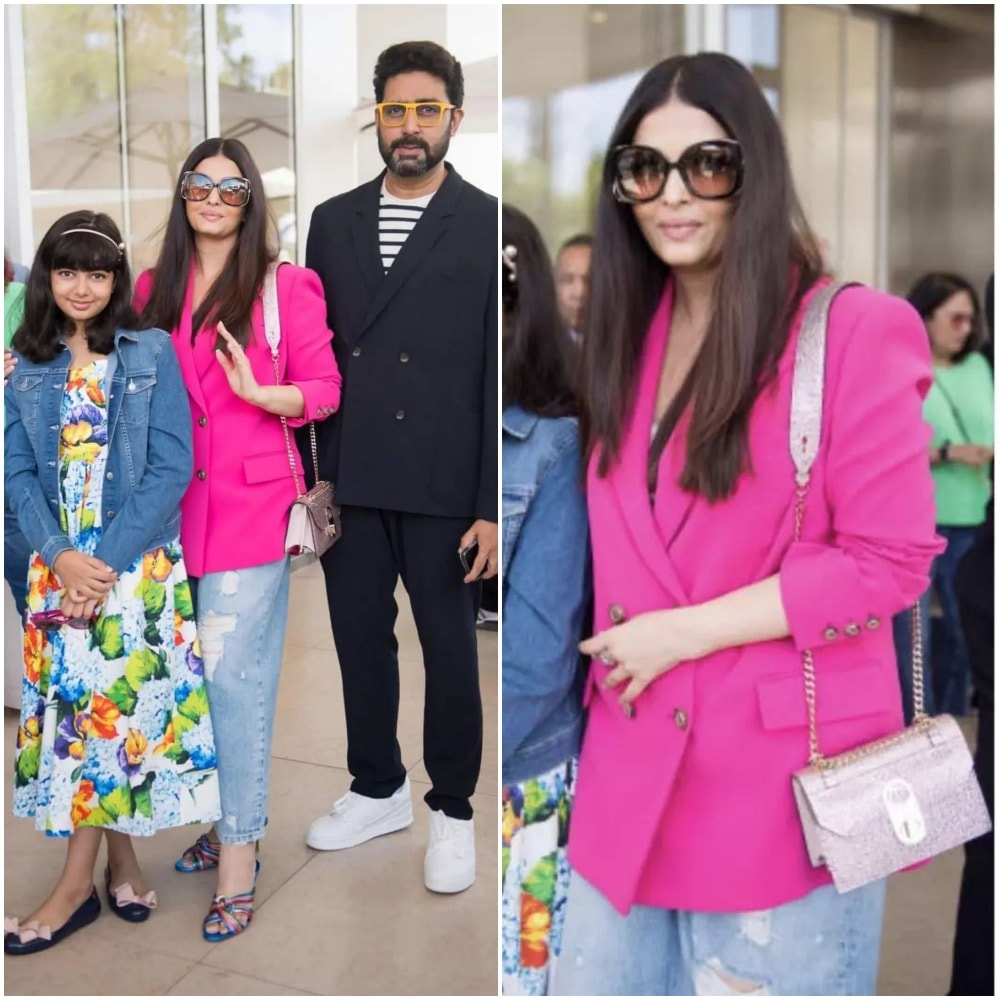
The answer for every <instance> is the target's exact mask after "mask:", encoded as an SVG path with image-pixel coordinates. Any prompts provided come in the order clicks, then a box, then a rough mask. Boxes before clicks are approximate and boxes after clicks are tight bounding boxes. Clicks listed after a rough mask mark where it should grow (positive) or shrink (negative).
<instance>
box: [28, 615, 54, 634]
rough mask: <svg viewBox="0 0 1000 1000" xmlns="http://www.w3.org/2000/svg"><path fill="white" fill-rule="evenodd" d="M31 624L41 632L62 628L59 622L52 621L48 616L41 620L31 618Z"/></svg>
mask: <svg viewBox="0 0 1000 1000" xmlns="http://www.w3.org/2000/svg"><path fill="white" fill-rule="evenodd" d="M31 624H32V625H34V626H35V628H37V629H40V630H41V631H42V632H58V631H59V629H61V628H62V625H61V624H60V623H59V622H54V621H52V620H51V619H50V618H43V619H41V620H39V619H37V618H32V619H31Z"/></svg>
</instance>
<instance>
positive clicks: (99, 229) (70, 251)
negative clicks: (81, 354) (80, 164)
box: [12, 212, 139, 363]
mask: <svg viewBox="0 0 1000 1000" xmlns="http://www.w3.org/2000/svg"><path fill="white" fill-rule="evenodd" d="M70 229H83V230H88V232H78V233H69V232H68V230H70ZM64 234H66V235H64ZM98 234H102V235H98ZM63 268H65V269H67V270H70V271H107V272H109V273H110V274H111V275H112V276H113V279H114V283H115V284H114V288H113V289H112V291H111V298H110V300H109V301H108V304H107V305H106V306H105V307H104V309H103V310H102V311H101V312H100V314H99V315H97V316H95V317H94V318H93V319H92V320H90V321H89V322H88V323H87V345H88V347H89V348H90V349H91V350H92V351H93V352H94V353H95V354H110V353H111V352H112V351H113V350H114V346H115V331H116V330H118V329H125V330H136V329H138V328H139V322H138V320H137V318H136V315H135V310H133V308H132V272H131V271H130V270H129V266H128V261H127V260H126V258H125V251H124V245H123V243H122V235H121V233H120V232H119V231H118V227H117V226H116V225H115V224H114V222H112V220H111V219H110V218H109V217H108V216H107V215H104V214H103V213H102V212H70V213H69V215H64V216H63V217H62V218H61V219H59V220H57V221H56V222H54V223H53V224H52V226H51V227H50V228H49V231H48V232H47V233H46V234H45V235H44V236H43V237H42V242H41V243H40V244H39V246H38V252H37V253H36V254H35V260H34V263H33V264H32V265H31V272H30V274H29V275H28V282H27V286H26V288H25V292H24V319H23V320H22V322H21V325H20V326H19V327H18V329H17V333H15V334H14V339H13V341H12V346H13V348H14V350H15V351H19V352H20V353H21V354H23V355H24V356H25V357H26V358H27V359H28V360H29V361H34V362H36V363H39V362H43V361H51V360H52V359H53V358H54V357H55V356H56V355H57V354H58V353H59V351H60V350H61V343H62V341H61V337H62V334H63V333H65V332H66V330H67V328H68V327H69V325H70V320H69V319H68V318H67V317H66V316H65V315H64V314H63V312H62V310H60V308H59V307H58V306H57V305H56V300H55V297H54V296H53V295H52V272H53V271H57V270H62V269H63Z"/></svg>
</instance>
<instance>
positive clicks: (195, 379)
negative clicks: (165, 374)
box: [171, 264, 214, 411]
mask: <svg viewBox="0 0 1000 1000" xmlns="http://www.w3.org/2000/svg"><path fill="white" fill-rule="evenodd" d="M193 296H194V265H193V264H192V266H191V270H190V271H189V272H188V282H187V293H186V295H185V297H184V308H183V309H182V310H181V321H180V323H179V324H178V326H177V329H176V330H175V331H174V335H173V337H172V338H171V339H172V340H173V344H174V350H175V351H176V352H177V360H178V361H179V362H180V366H181V374H182V375H183V376H184V384H185V385H186V386H187V391H188V394H189V395H190V396H191V398H192V399H193V400H194V401H195V402H196V403H197V404H198V406H199V407H200V408H201V410H202V411H205V410H207V409H208V407H207V406H206V405H205V394H204V392H203V390H202V385H201V374H200V373H199V370H198V369H199V365H198V363H197V358H196V354H195V346H194V344H192V343H191V316H192V309H191V300H192V298H193ZM213 360H214V359H213Z"/></svg>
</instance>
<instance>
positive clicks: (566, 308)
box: [555, 233, 593, 344]
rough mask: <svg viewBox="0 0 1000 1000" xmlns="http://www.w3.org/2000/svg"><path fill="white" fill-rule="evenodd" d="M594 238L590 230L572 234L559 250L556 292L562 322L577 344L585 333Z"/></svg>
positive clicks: (556, 269)
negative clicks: (584, 321)
mask: <svg viewBox="0 0 1000 1000" xmlns="http://www.w3.org/2000/svg"><path fill="white" fill-rule="evenodd" d="M592 252H593V240H592V238H591V237H590V236H589V235H588V234H587V233H580V234H578V235H577V236H571V237H570V238H569V239H568V240H566V242H565V243H563V245H562V246H561V247H560V248H559V252H558V253H557V254H556V268H555V273H556V296H557V299H558V302H559V314H560V315H561V316H562V321H563V326H564V327H565V328H566V332H567V333H568V334H569V336H570V339H571V340H572V341H573V343H575V344H579V343H580V339H581V337H582V336H583V335H582V333H581V330H582V327H583V317H584V312H585V310H586V308H587V295H588V293H589V289H590V259H591V256H592Z"/></svg>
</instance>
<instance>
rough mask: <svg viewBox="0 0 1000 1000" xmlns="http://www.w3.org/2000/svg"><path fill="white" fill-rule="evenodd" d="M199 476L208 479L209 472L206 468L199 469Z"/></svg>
mask: <svg viewBox="0 0 1000 1000" xmlns="http://www.w3.org/2000/svg"><path fill="white" fill-rule="evenodd" d="M197 476H198V478H199V479H207V478H208V473H207V472H206V471H205V470H204V469H199V470H198V472H197Z"/></svg>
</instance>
